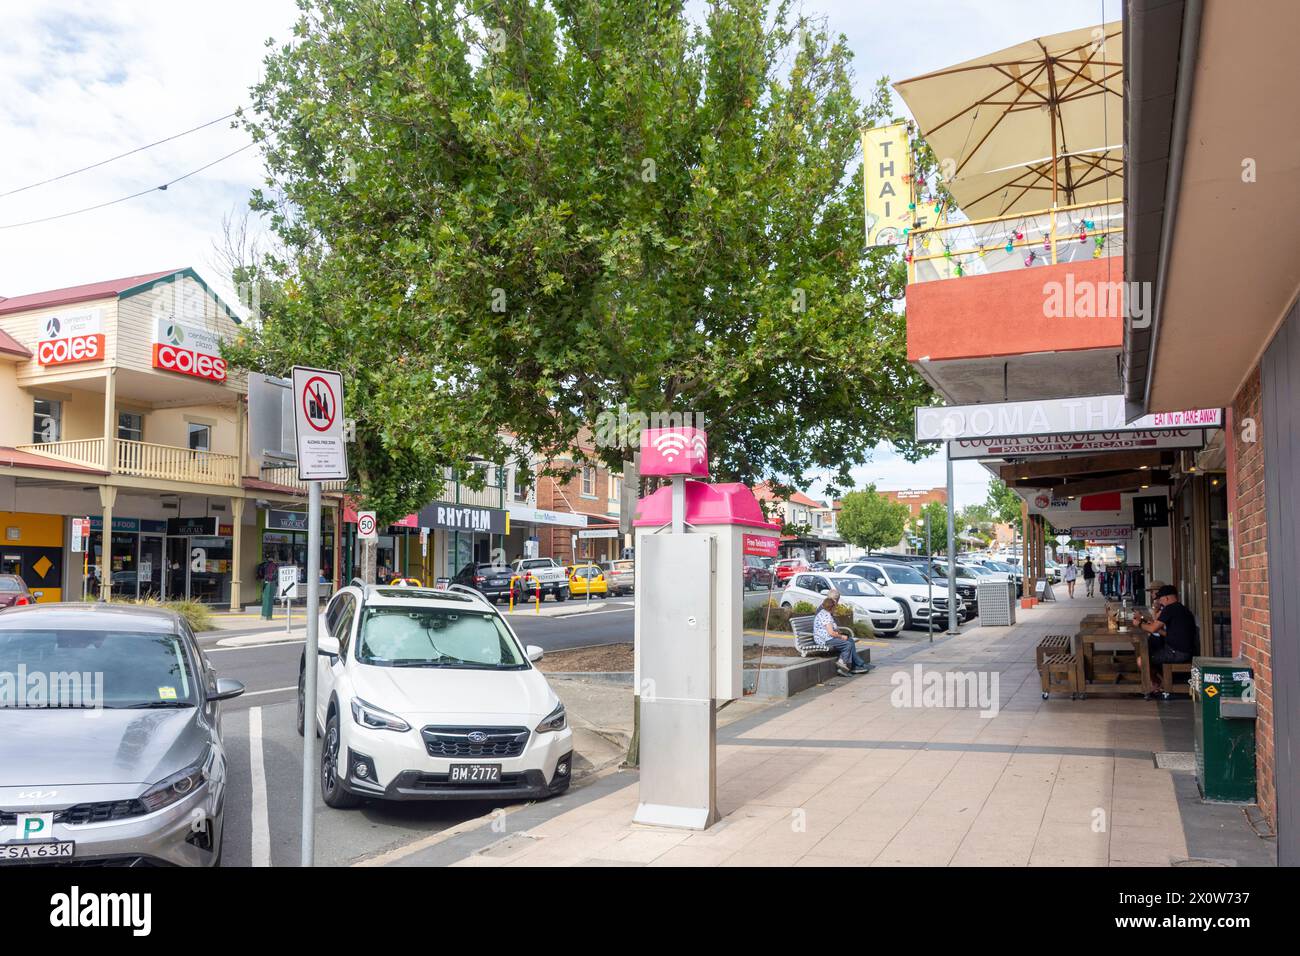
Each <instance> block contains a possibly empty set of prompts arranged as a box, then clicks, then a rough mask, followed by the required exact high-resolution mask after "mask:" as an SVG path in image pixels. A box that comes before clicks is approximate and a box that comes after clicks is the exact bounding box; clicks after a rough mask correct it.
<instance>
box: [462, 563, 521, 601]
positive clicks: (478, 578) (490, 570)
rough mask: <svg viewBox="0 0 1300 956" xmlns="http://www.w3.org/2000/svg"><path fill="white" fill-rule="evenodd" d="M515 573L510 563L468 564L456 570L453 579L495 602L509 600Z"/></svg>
mask: <svg viewBox="0 0 1300 956" xmlns="http://www.w3.org/2000/svg"><path fill="white" fill-rule="evenodd" d="M513 573H514V572H513V571H511V570H510V566H509V565H508V564H467V565H465V566H464V567H463V568H461V569H460V570H459V571H458V572H456V576H455V577H454V578H452V581H453V582H455V583H456V584H463V585H465V586H466V587H468V588H473V589H474V590H475V591H478V592H479V593H480V594H482V595H483V596H484V597H485V598H487V599H488V600H489V601H491V602H493V603H494V604H495V603H496V602H497V601H505V600H509V598H510V576H511V575H512V574H513ZM516 596H517V595H516Z"/></svg>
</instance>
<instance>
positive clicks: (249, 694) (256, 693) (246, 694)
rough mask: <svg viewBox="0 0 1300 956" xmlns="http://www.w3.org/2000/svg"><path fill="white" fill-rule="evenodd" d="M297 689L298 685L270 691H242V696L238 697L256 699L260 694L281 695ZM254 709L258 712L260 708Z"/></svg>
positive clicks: (273, 688)
mask: <svg viewBox="0 0 1300 956" xmlns="http://www.w3.org/2000/svg"><path fill="white" fill-rule="evenodd" d="M297 689H298V685H297V684H291V685H290V686H288V687H272V688H271V689H270V690H246V691H244V692H243V693H242V694H240V695H239V696H240V697H257V696H259V695H260V694H283V693H284V692H285V691H286V690H293V691H296V690H297ZM256 709H257V710H260V709H261V708H260V707H259V708H256Z"/></svg>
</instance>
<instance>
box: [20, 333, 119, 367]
mask: <svg viewBox="0 0 1300 956" xmlns="http://www.w3.org/2000/svg"><path fill="white" fill-rule="evenodd" d="M103 357H104V336H103V335H102V334H101V333H98V332H97V333H94V334H92V335H74V336H72V337H71V338H67V339H46V340H45V341H43V342H41V343H40V344H39V345H37V346H36V361H37V362H39V363H40V364H41V365H67V364H68V363H70V362H94V361H96V360H98V359H102V358H103Z"/></svg>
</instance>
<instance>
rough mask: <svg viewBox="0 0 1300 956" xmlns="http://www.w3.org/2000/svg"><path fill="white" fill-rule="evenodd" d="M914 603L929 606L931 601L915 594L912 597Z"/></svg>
mask: <svg viewBox="0 0 1300 956" xmlns="http://www.w3.org/2000/svg"><path fill="white" fill-rule="evenodd" d="M912 603H913V604H929V603H930V599H929V598H923V597H921V596H920V595H919V594H913V595H912Z"/></svg>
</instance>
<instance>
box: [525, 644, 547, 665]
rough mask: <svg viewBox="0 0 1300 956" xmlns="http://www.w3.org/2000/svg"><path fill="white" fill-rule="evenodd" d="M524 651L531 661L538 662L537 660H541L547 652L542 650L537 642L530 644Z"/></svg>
mask: <svg viewBox="0 0 1300 956" xmlns="http://www.w3.org/2000/svg"><path fill="white" fill-rule="evenodd" d="M524 653H525V654H527V655H528V659H529V660H530V661H533V662H534V663H536V662H537V661H540V660H541V659H542V655H544V654H545V653H546V652H545V651H544V650H542V649H541V648H540V647H538V646H537V645H536V644H529V645H528V646H527V647H525V648H524Z"/></svg>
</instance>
